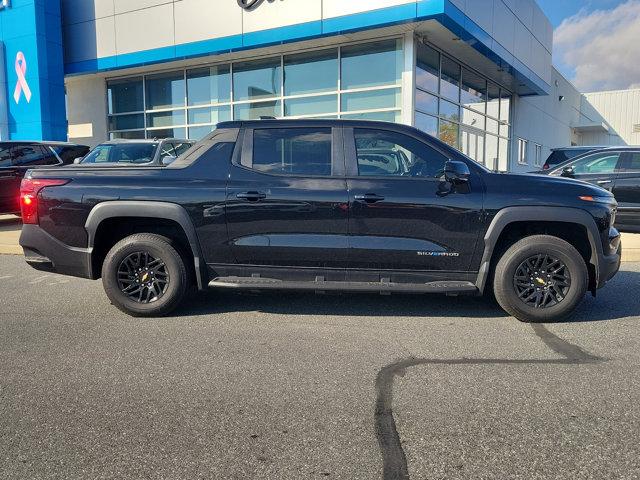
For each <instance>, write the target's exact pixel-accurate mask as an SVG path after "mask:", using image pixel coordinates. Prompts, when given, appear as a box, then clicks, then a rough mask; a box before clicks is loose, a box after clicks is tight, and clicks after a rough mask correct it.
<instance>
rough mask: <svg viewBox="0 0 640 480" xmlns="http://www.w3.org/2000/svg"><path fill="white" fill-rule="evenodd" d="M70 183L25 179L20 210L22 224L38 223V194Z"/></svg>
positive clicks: (66, 181)
mask: <svg viewBox="0 0 640 480" xmlns="http://www.w3.org/2000/svg"><path fill="white" fill-rule="evenodd" d="M67 183H69V180H62V179H53V178H43V179H38V178H36V179H33V178H29V177H25V178H23V179H22V183H21V184H20V210H21V211H22V223H28V224H36V223H38V194H39V193H40V190H42V189H43V188H46V187H58V186H60V185H65V184H67Z"/></svg>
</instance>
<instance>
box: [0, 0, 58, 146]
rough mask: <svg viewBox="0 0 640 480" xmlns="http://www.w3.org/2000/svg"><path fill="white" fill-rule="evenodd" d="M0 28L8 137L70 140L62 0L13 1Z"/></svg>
mask: <svg viewBox="0 0 640 480" xmlns="http://www.w3.org/2000/svg"><path fill="white" fill-rule="evenodd" d="M0 26H1V29H0V40H1V41H2V43H3V45H4V54H5V55H4V57H5V65H4V69H5V73H6V85H5V92H3V93H4V95H5V96H6V104H7V112H6V119H7V123H8V125H7V133H8V137H9V138H8V139H12V140H27V139H30V140H66V138H67V123H66V122H67V121H66V111H65V102H64V96H65V91H64V61H63V46H62V19H61V18H60V3H59V2H57V1H56V2H44V1H42V0H13V1H12V2H11V5H10V7H7V8H5V9H3V10H2V11H0Z"/></svg>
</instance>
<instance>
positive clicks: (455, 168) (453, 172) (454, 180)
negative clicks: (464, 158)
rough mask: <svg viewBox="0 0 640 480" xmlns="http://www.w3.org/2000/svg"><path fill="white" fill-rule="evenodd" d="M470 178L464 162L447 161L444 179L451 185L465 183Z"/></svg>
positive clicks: (469, 172)
mask: <svg viewBox="0 0 640 480" xmlns="http://www.w3.org/2000/svg"><path fill="white" fill-rule="evenodd" d="M469 177H471V171H470V170H469V167H468V166H467V164H466V163H464V162H458V161H455V160H449V161H448V162H447V163H446V164H445V165H444V178H445V180H446V181H447V182H449V183H451V184H453V185H460V184H463V183H467V182H468V181H469Z"/></svg>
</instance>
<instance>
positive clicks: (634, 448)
mask: <svg viewBox="0 0 640 480" xmlns="http://www.w3.org/2000/svg"><path fill="white" fill-rule="evenodd" d="M638 285H640V264H633V263H628V264H625V265H624V266H623V271H622V272H621V273H620V274H619V276H618V277H617V278H616V279H615V281H613V282H612V283H611V284H610V285H608V286H607V287H606V288H605V289H604V290H603V291H601V292H600V296H599V298H598V299H592V298H587V299H586V300H585V302H584V303H583V305H582V306H581V307H580V309H579V311H578V312H577V314H576V315H575V318H574V319H573V320H572V321H571V322H567V323H563V324H557V325H546V326H536V327H533V326H531V325H525V324H521V323H518V322H517V321H515V320H513V319H512V318H508V317H506V316H505V315H504V314H503V313H501V311H500V310H498V309H497V308H496V307H494V306H492V305H490V304H487V303H486V302H485V301H483V300H481V299H475V298H447V297H420V296H415V297H404V296H397V297H395V296H394V297H380V296H373V295H357V296H314V295H307V294H304V295H302V294H293V293H286V294H273V293H272V294H243V295H240V294H234V293H219V292H211V293H207V294H204V295H200V296H198V297H196V298H194V299H193V300H192V301H191V302H190V303H189V305H187V306H186V308H185V309H183V310H182V311H181V312H179V315H177V316H175V317H172V318H167V319H144V320H141V319H132V318H129V317H127V316H125V315H123V314H121V313H120V312H119V311H117V310H116V309H115V308H113V307H111V306H110V305H109V303H108V301H107V299H106V297H105V296H104V295H103V293H102V288H101V284H100V283H99V282H88V281H83V280H76V279H70V278H65V277H59V276H55V275H45V274H43V273H40V272H37V271H35V270H31V269H30V268H28V267H27V266H26V265H25V264H24V261H23V259H22V258H21V257H18V256H0V292H1V296H0V299H1V306H0V478H2V479H32V478H33V479H36V478H37V479H45V478H46V479H51V478H59V479H74V478H91V479H98V478H154V479H155V478H158V479H159V478H163V479H194V478H215V479H223V478H224V479H226V478H233V479H236V478H237V479H240V478H242V479H245V478H260V479H265V478H268V479H301V478H341V479H342V478H344V479H385V480H388V479H396V478H408V477H410V478H412V479H426V478H428V479H439V478H454V479H455V478H495V479H505V478H522V479H536V478H545V479H547V478H553V479H566V478H581V479H584V478H593V479H602V478H639V477H640V348H639V347H640V296H639V295H638V294H637V289H638Z"/></svg>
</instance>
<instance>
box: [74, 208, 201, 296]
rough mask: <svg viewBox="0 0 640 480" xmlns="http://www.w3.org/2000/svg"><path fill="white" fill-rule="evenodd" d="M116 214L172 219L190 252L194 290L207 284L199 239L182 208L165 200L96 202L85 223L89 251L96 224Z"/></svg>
mask: <svg viewBox="0 0 640 480" xmlns="http://www.w3.org/2000/svg"><path fill="white" fill-rule="evenodd" d="M116 217H146V218H158V219H164V220H172V221H174V222H176V223H177V224H178V225H180V227H182V230H183V231H184V233H185V235H186V237H187V240H188V241H189V246H190V247H191V253H192V254H193V260H194V267H195V272H196V280H197V283H198V289H199V290H203V289H205V288H206V287H207V284H208V283H209V280H208V274H207V271H206V265H205V264H204V263H203V261H202V258H203V257H202V250H201V248H200V242H199V241H198V236H197V235H196V229H195V227H194V225H193V222H192V221H191V218H190V217H189V214H188V213H187V211H186V210H185V209H184V208H183V207H181V206H180V205H176V204H175V203H166V202H144V201H143V202H128V201H109V202H103V203H99V204H98V205H96V206H95V207H94V208H93V209H92V210H91V212H90V213H89V216H88V217H87V221H86V223H85V229H86V231H87V234H88V247H89V249H90V251H93V247H94V245H95V240H96V232H97V231H98V227H99V226H100V224H101V223H102V222H103V221H105V220H108V219H110V218H116Z"/></svg>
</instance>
